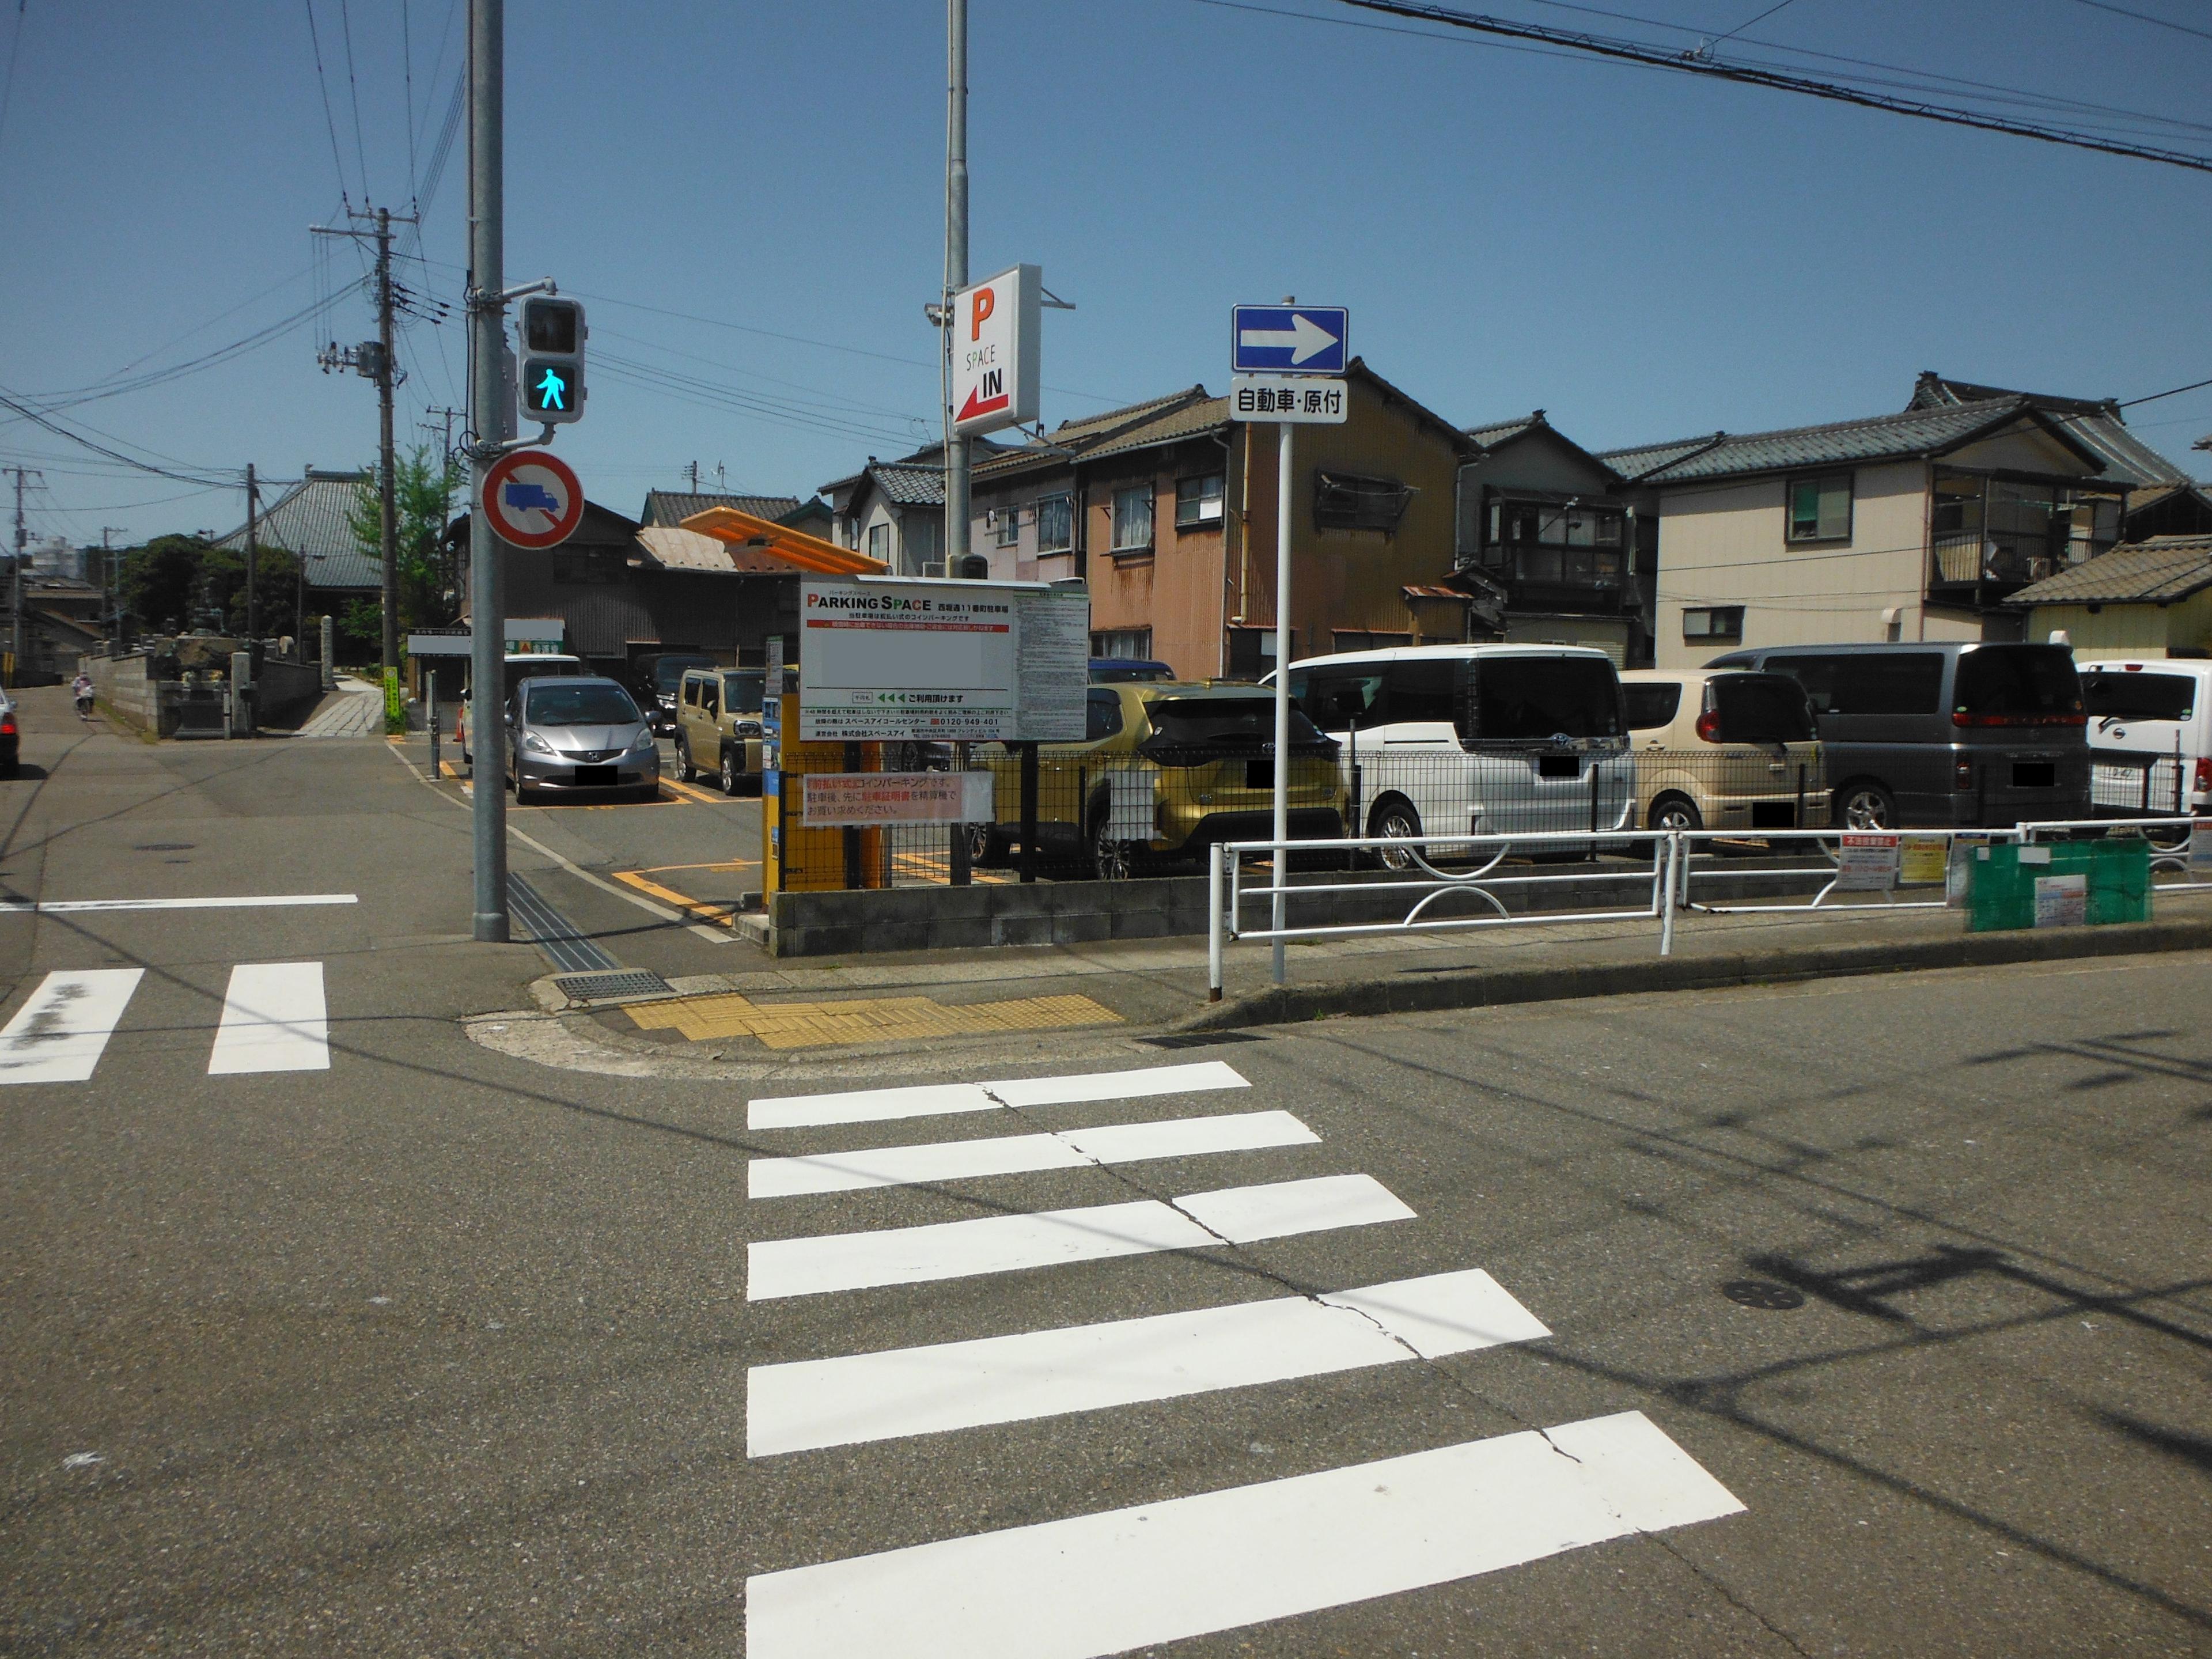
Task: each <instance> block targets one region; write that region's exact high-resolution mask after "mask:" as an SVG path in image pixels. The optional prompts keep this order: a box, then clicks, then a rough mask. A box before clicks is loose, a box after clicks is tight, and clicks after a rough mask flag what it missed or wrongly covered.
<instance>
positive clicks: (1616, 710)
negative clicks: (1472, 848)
mask: <svg viewBox="0 0 2212 1659" xmlns="http://www.w3.org/2000/svg"><path fill="white" fill-rule="evenodd" d="M1291 696H1292V697H1293V698H1294V699H1295V700H1296V701H1297V704H1298V706H1299V707H1300V708H1303V709H1304V711H1305V714H1306V718H1307V719H1309V720H1311V721H1312V722H1313V723H1314V724H1315V725H1316V726H1319V727H1320V728H1321V729H1322V731H1323V732H1327V733H1328V735H1329V736H1330V737H1332V738H1335V739H1336V740H1337V742H1338V743H1339V744H1340V745H1342V746H1341V748H1340V750H1339V751H1338V763H1339V764H1340V765H1341V766H1342V767H1343V769H1344V776H1345V784H1346V788H1347V789H1349V790H1350V791H1351V792H1352V798H1353V799H1354V800H1355V801H1356V802H1357V803H1358V809H1359V820H1358V821H1359V823H1360V828H1361V829H1363V830H1364V833H1365V834H1367V835H1370V836H1448V835H1456V834H1460V833H1462V832H1465V833H1468V834H1471V835H1504V834H1510V833H1515V832H1519V831H1524V830H1534V831H1543V830H1570V829H1590V830H1607V829H1613V830H1618V829H1627V828H1629V827H1630V826H1631V823H1632V820H1633V818H1634V816H1635V811H1636V757H1634V756H1633V755H1632V753H1630V751H1629V747H1628V730H1627V726H1626V718H1625V716H1624V714H1623V711H1622V707H1621V696H1620V677H1619V676H1618V675H1617V674H1615V673H1614V671H1613V659H1611V658H1610V657H1608V656H1607V655H1606V654H1605V653H1604V652H1602V651H1595V650H1591V649H1589V648H1587V647H1579V646H1565V645H1416V646H1401V647H1395V648H1385V649H1382V650H1375V651H1348V652H1342V653H1338V654H1336V655H1334V656H1328V657H1309V658H1307V659H1305V660H1304V661H1303V662H1295V663H1292V664H1291ZM1557 850H1561V851H1569V850H1583V849H1580V848H1576V847H1575V846H1574V844H1572V843H1569V844H1567V846H1565V847H1563V848H1558V849H1557Z"/></svg>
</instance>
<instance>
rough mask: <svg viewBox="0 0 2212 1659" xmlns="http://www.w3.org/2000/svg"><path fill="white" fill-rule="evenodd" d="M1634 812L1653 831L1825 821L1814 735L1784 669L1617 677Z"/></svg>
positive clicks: (1805, 706)
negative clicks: (1632, 772) (1631, 757)
mask: <svg viewBox="0 0 2212 1659" xmlns="http://www.w3.org/2000/svg"><path fill="white" fill-rule="evenodd" d="M1620 693H1621V699H1622V702H1624V703H1625V704H1626V708H1627V711H1628V737H1629V742H1630V743H1631V744H1632V745H1633V747H1634V749H1635V751H1636V816H1637V820H1638V822H1639V823H1643V824H1644V825H1645V826H1646V827H1647V828H1649V829H1812V828H1816V827H1819V826H1821V825H1825V824H1826V823H1827V821H1828V791H1827V787H1826V783H1825V782H1824V781H1823V780H1822V777H1821V771H1820V738H1819V736H1818V735H1817V734H1816V732H1815V730H1814V721H1813V706H1812V704H1811V703H1809V702H1807V701H1806V697H1805V691H1804V688H1803V687H1802V686H1801V685H1799V684H1797V682H1796V680H1793V679H1791V678H1790V677H1789V676H1788V675H1786V674H1754V673H1751V672H1748V671H1743V670H1739V669H1725V670H1714V669H1710V668H1638V669H1632V670H1631V671H1628V672H1626V673H1624V674H1623V675H1622V676H1621V677H1620Z"/></svg>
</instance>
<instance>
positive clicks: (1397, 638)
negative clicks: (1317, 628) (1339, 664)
mask: <svg viewBox="0 0 2212 1659" xmlns="http://www.w3.org/2000/svg"><path fill="white" fill-rule="evenodd" d="M1412 643H1413V635H1411V634H1378V633H1375V632H1373V631H1372V630H1370V629H1353V628H1332V629H1329V631H1328V644H1329V649H1330V650H1332V651H1387V650H1389V649H1390V648H1391V647H1395V646H1401V645H1411V644H1412Z"/></svg>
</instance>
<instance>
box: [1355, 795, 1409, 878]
mask: <svg viewBox="0 0 2212 1659" xmlns="http://www.w3.org/2000/svg"><path fill="white" fill-rule="evenodd" d="M1367 833H1368V835H1369V836H1376V837H1395V836H1408V837H1410V836H1418V835H1419V834H1420V833H1421V815H1420V814H1419V812H1417V811H1414V810H1413V802H1411V801H1409V800H1407V799H1406V798H1405V797H1404V796H1403V795H1385V796H1384V797H1383V799H1381V800H1379V801H1377V802H1376V804H1375V811H1373V812H1372V813H1371V814H1370V815H1369V817H1368V819H1367ZM1375 861H1376V863H1377V864H1379V865H1381V866H1383V868H1384V869H1385V870H1401V871H1403V870H1410V869H1412V868H1413V850H1412V849H1411V848H1405V849H1403V850H1398V849H1390V850H1386V851H1383V852H1379V853H1377V854H1375Z"/></svg>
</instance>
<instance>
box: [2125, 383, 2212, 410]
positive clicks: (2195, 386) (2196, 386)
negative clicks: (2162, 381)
mask: <svg viewBox="0 0 2212 1659" xmlns="http://www.w3.org/2000/svg"><path fill="white" fill-rule="evenodd" d="M2206 386H2212V380H2191V382H2190V383H2189V384H2188V385H2187V386H2176V387H2174V388H2173V390H2172V391H2171V392H2152V393H2151V394H2150V395H2149V396H2148V397H2147V398H2129V399H2128V400H2127V401H2126V402H2125V403H2124V404H2120V407H2121V408H2122V409H2133V408H2134V407H2135V406H2136V404H2154V403H2156V402H2157V401H2158V400H2159V399H2160V398H2179V396H2180V395H2181V394H2182V393H2183V392H2201V391H2203V389H2204V388H2205V387H2206Z"/></svg>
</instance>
